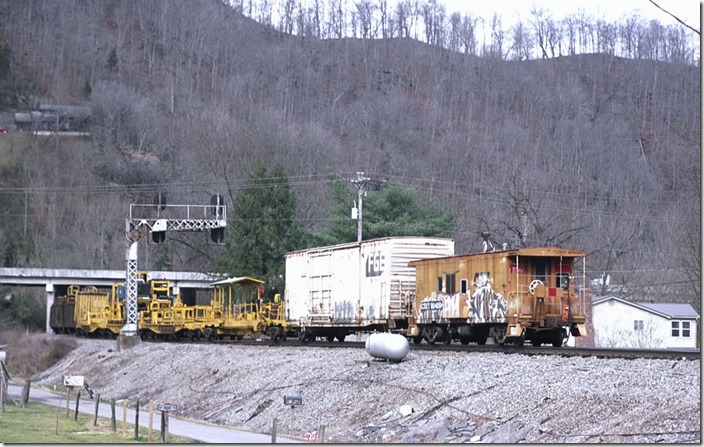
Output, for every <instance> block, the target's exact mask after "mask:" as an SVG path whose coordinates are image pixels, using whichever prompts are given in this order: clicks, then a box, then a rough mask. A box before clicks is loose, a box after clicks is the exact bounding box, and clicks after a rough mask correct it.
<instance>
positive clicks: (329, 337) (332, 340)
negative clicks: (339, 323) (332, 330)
mask: <svg viewBox="0 0 704 447" xmlns="http://www.w3.org/2000/svg"><path fill="white" fill-rule="evenodd" d="M325 339H326V340H327V341H329V342H331V343H332V342H334V341H335V336H334V335H328V336H327V337H325Z"/></svg>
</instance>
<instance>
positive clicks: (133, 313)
mask: <svg viewBox="0 0 704 447" xmlns="http://www.w3.org/2000/svg"><path fill="white" fill-rule="evenodd" d="M213 203H214V204H212V205H168V206H167V205H166V204H163V205H161V204H159V205H140V204H131V205H130V215H129V217H128V218H127V219H126V220H125V239H126V244H127V253H126V265H127V271H126V275H125V289H126V290H125V291H126V296H125V307H126V311H127V312H126V313H127V315H126V317H127V318H126V324H125V326H124V327H123V328H122V332H121V333H122V335H127V336H130V335H135V336H136V335H138V331H137V320H138V319H139V312H138V311H137V247H138V245H139V241H140V240H141V239H142V238H144V237H146V236H147V235H148V234H152V235H153V238H154V239H155V240H158V241H159V242H163V240H164V239H165V233H166V232H167V231H177V232H186V231H188V232H200V231H211V235H213V234H215V235H214V236H211V237H212V238H213V240H214V241H216V242H221V241H222V237H223V235H224V230H225V228H226V227H227V209H226V207H225V205H222V196H219V195H218V196H214V197H213ZM213 231H215V232H216V233H213Z"/></svg>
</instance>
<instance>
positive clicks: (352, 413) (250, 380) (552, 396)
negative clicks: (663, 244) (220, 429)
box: [38, 339, 701, 443]
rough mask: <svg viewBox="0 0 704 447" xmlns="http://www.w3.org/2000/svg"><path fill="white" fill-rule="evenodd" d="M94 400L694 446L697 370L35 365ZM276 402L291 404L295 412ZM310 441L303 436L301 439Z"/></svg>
mask: <svg viewBox="0 0 704 447" xmlns="http://www.w3.org/2000/svg"><path fill="white" fill-rule="evenodd" d="M68 374H77V375H83V376H84V377H85V380H86V381H87V382H88V383H89V385H90V387H91V388H92V389H93V391H94V392H96V393H100V395H101V399H110V398H115V399H118V400H119V399H124V398H127V399H128V402H132V401H135V400H136V399H137V398H139V400H140V402H141V405H142V406H144V405H145V403H146V402H148V401H150V400H151V401H153V402H154V404H158V403H172V404H175V405H178V408H179V410H178V411H177V412H176V413H175V415H176V416H179V417H186V418H189V419H192V420H197V421H207V422H208V423H211V424H217V425H224V426H228V427H232V428H240V429H244V430H250V431H255V432H260V433H270V432H271V429H272V425H273V421H274V418H276V419H277V427H278V429H277V431H278V433H281V434H282V435H286V436H289V435H290V436H292V437H294V438H295V437H298V438H301V439H304V437H305V435H306V434H309V436H310V435H313V436H315V435H318V436H321V435H323V434H322V433H320V428H321V426H324V440H325V442H340V443H365V442H374V443H378V442H403V443H419V442H422V443H430V442H484V443H487V442H493V443H514V442H527V443H576V442H579V443H582V442H592V443H597V442H599V443H622V442H627V443H655V442H666V443H700V442H701V404H700V402H701V400H700V399H701V389H700V362H699V361H698V360H697V361H693V360H684V359H682V360H675V361H673V360H645V359H644V360H624V359H602V358H582V357H561V356H528V355H522V354H498V353H470V354H467V353H440V352H427V351H418V352H414V351H411V353H409V354H408V356H407V357H406V358H405V359H404V360H403V361H402V362H400V363H389V362H384V361H379V360H375V359H373V358H372V357H371V356H370V355H369V354H368V353H367V352H366V351H365V350H364V349H363V348H342V349H340V348H338V349H326V348H311V347H286V346H285V345H283V346H282V345H277V346H269V345H268V343H267V342H262V346H242V345H237V344H212V343H198V344H178V343H173V342H168V343H159V342H143V343H140V344H139V345H137V346H135V347H133V348H130V349H126V350H122V351H118V350H117V343H116V342H115V341H110V340H86V339H80V343H79V348H78V349H76V350H74V351H72V352H71V353H70V354H69V355H67V356H66V357H65V358H64V359H63V360H61V361H60V362H59V363H57V364H56V365H55V366H53V367H52V368H50V369H49V370H47V371H45V372H44V373H43V374H42V375H41V376H40V377H39V380H38V383H39V384H42V385H48V386H54V385H56V386H57V387H60V386H61V385H62V384H63V376H64V375H68ZM284 396H300V397H301V398H302V399H303V404H302V405H300V406H297V407H295V408H294V409H293V410H292V409H291V407H289V406H285V405H284ZM309 439H310V438H309Z"/></svg>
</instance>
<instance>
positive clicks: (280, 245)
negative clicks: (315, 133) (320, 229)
mask: <svg viewBox="0 0 704 447" xmlns="http://www.w3.org/2000/svg"><path fill="white" fill-rule="evenodd" d="M296 206H297V205H296V197H295V195H294V193H293V192H292V191H291V189H290V187H289V184H288V178H287V177H286V176H285V174H284V171H283V169H282V168H281V166H278V165H277V166H276V167H275V168H274V170H273V171H272V172H268V171H267V169H266V167H264V166H263V165H262V164H261V163H258V164H257V166H256V168H255V170H254V173H253V174H252V175H251V177H250V179H249V181H248V182H247V183H246V185H245V186H244V187H243V188H242V189H241V190H240V191H239V193H238V194H237V196H236V197H235V199H234V202H233V204H232V211H231V212H230V213H229V222H228V235H227V236H226V238H225V248H226V250H225V253H224V254H223V255H222V256H221V258H220V259H218V263H217V269H218V270H219V271H221V272H226V273H228V274H229V275H232V276H251V277H254V278H257V279H262V280H264V281H266V287H267V293H266V297H267V298H268V299H271V298H273V296H274V294H275V293H283V291H284V279H285V275H284V268H285V255H286V253H287V252H289V251H293V250H297V249H300V248H303V247H304V246H305V242H306V233H305V230H304V226H303V224H302V223H301V220H300V219H299V218H298V216H297V210H296Z"/></svg>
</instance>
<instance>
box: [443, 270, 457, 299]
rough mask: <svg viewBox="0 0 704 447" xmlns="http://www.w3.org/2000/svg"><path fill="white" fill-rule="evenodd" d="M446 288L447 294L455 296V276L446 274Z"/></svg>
mask: <svg viewBox="0 0 704 447" xmlns="http://www.w3.org/2000/svg"><path fill="white" fill-rule="evenodd" d="M445 287H447V290H446V293H448V294H450V295H454V294H455V274H454V273H446V274H445Z"/></svg>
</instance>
